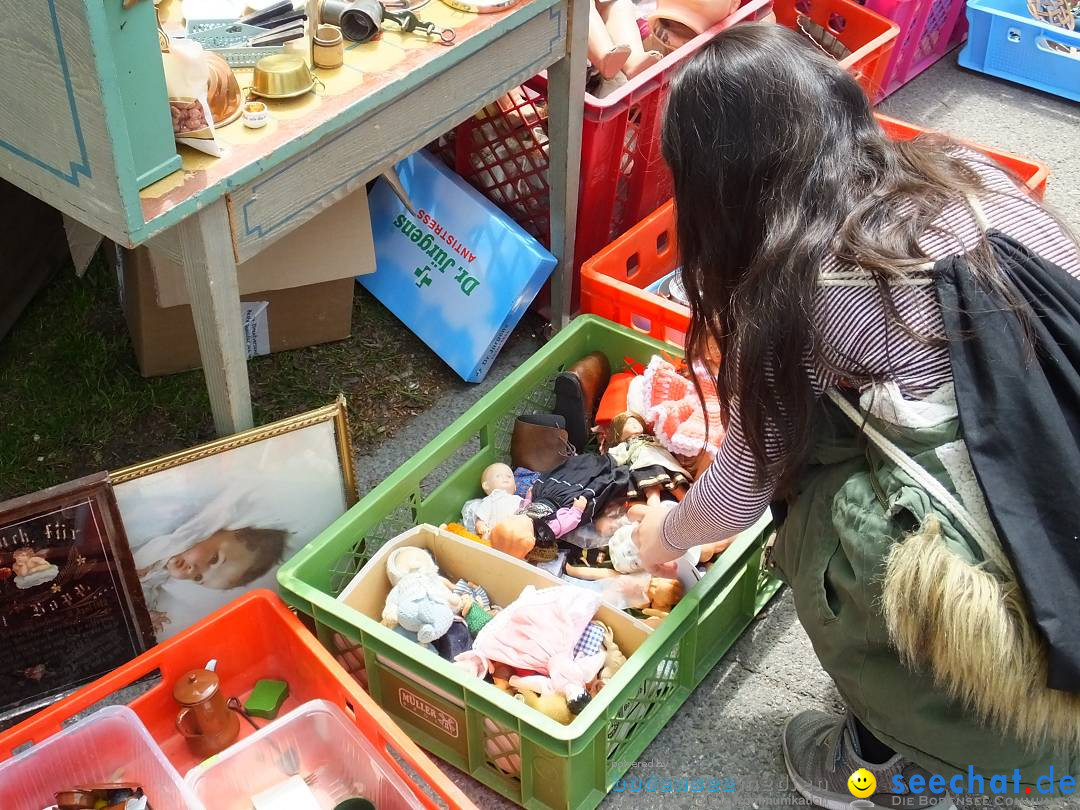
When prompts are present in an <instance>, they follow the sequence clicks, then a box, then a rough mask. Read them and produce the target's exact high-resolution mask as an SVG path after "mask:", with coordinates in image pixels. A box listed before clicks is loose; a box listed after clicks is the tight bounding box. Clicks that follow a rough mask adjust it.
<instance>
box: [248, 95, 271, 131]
mask: <svg viewBox="0 0 1080 810" xmlns="http://www.w3.org/2000/svg"><path fill="white" fill-rule="evenodd" d="M243 118H244V126H245V127H247V128H248V129H259V128H260V127H265V126H266V122H267V121H269V120H270V111H269V110H268V109H266V105H265V104H263V103H262V102H261V101H249V102H247V103H246V104H244V112H243Z"/></svg>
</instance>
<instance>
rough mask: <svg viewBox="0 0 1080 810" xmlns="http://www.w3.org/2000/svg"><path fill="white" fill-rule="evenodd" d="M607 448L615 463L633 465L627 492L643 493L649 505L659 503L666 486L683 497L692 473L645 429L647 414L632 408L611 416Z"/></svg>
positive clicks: (672, 494)
mask: <svg viewBox="0 0 1080 810" xmlns="http://www.w3.org/2000/svg"><path fill="white" fill-rule="evenodd" d="M607 452H608V455H609V456H611V458H612V459H614V460H615V463H616V464H618V465H620V466H623V467H629V468H630V487H629V490H628V492H627V494H628V496H629V497H631V498H638V497H641V496H642V495H644V496H645V499H646V500H647V501H648V503H649V505H650V506H657V505H659V503H660V495H661V493H662V492H664V491H665V490H666V491H667V492H668V493H670V494H671V496H672V497H673V498H675V500H677V501H681V500H682V497H683V495H684V494H686V490H687V488H688V487H689V486H690V473H688V472H687V471H686V469H685V468H684V467H683V466H682V465H681V464H680V463H679V462H678V460H677V459H676V458H675V456H673V455H672V454H671V452H670V451H669V450H667V449H666V448H665V447H663V446H662V445H661V444H660V442H659V441H657V440H656V438H655V437H653V436H650V435H649V434H648V433H646V432H645V419H644V417H641V416H638V415H637V414H636V413H634V412H633V411H624V412H623V413H620V414H619V415H618V416H616V417H615V418H614V419H612V420H611V427H610V429H609V432H608V451H607Z"/></svg>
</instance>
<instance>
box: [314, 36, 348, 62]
mask: <svg viewBox="0 0 1080 810" xmlns="http://www.w3.org/2000/svg"><path fill="white" fill-rule="evenodd" d="M311 60H312V61H313V62H314V63H315V67H317V68H323V69H326V70H333V69H334V68H339V67H341V65H342V64H343V63H344V62H345V41H344V40H343V39H342V37H341V29H340V28H338V27H337V26H336V25H320V26H319V27H318V28H317V29H316V30H315V36H314V37H313V39H312V43H311Z"/></svg>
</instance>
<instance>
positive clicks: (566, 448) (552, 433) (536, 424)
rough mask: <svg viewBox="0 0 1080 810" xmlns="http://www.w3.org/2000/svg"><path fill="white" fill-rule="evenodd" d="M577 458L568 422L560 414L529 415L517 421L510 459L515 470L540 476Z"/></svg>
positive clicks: (515, 422) (511, 443) (512, 436)
mask: <svg viewBox="0 0 1080 810" xmlns="http://www.w3.org/2000/svg"><path fill="white" fill-rule="evenodd" d="M572 455H574V450H573V448H572V447H571V446H570V443H569V439H568V438H567V433H566V420H565V419H563V417H562V416H559V415H558V414H547V413H541V414H527V415H525V416H519V417H518V418H517V419H516V420H515V421H514V432H513V435H511V437H510V460H511V462H512V463H513V466H514V467H524V468H525V469H527V470H532V471H534V472H539V473H547V472H551V471H552V470H554V469H555V468H556V467H558V466H559V465H560V464H562V463H563V462H565V461H566V460H567V459H568V458H570V457H571V456H572Z"/></svg>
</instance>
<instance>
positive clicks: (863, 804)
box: [784, 711, 956, 810]
mask: <svg viewBox="0 0 1080 810" xmlns="http://www.w3.org/2000/svg"><path fill="white" fill-rule="evenodd" d="M854 721H855V718H854V716H853V715H852V714H851V713H850V712H849V713H848V714H847V716H846V717H835V716H833V715H830V714H825V713H824V712H817V711H805V712H801V713H800V714H797V715H795V716H794V717H792V718H791V719H790V720H788V722H787V725H786V726H784V764H785V765H786V766H787V772H788V776H790V777H791V781H792V783H793V784H794V785H795V790H797V791H798V792H799V794H800V795H801V796H803V798H805V799H806V800H807V801H809V802H810V803H811V804H812V805H814V806H815V807H825V808H828V810H851V808H865V809H866V810H871V809H872V808H879V807H881V808H892V809H893V810H898V809H899V810H907V809H908V808H927V807H933V808H936V810H956V807H955V805H954V804H953V803H952V801H951V800H950V799H948V798H946V797H930V796H927V795H925V794H923V795H919V796H916V795H913V794H903V795H898V794H895V793H893V792H892V791H891V790H890V789H889V786H890V785H891V783H892V778H893V777H894V776H896V775H898V774H899V775H902V776H903V777H904V781H905V783H906V782H907V780H908V778H909V777H911V776H913V775H915V774H923V775H928V774H927V772H926V771H924V770H923V769H922V768H920V767H919V766H918V765H915V764H914V763H913V762H911V761H910V760H907V759H905V758H904V757H902V756H901V755H900V754H894V755H893V756H892V757H891V758H890V759H889V760H888V761H887V762H883V763H872V762H867V761H866V760H865V759H863V758H862V755H861V751H860V750H859V738H858V735H857V734H856V733H855V722H854ZM860 768H865V769H866V770H868V771H869V772H870V773H872V774H873V775H874V778H875V779H876V780H877V785H878V787H877V790H876V791H875V793H874V794H873V795H871V796H867V797H865V798H861V799H859V798H856V797H855V796H853V795H852V794H851V792H850V791H849V790H848V778H849V777H850V776H851V774H852V773H854V772H855V771H857V770H859V769H860Z"/></svg>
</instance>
